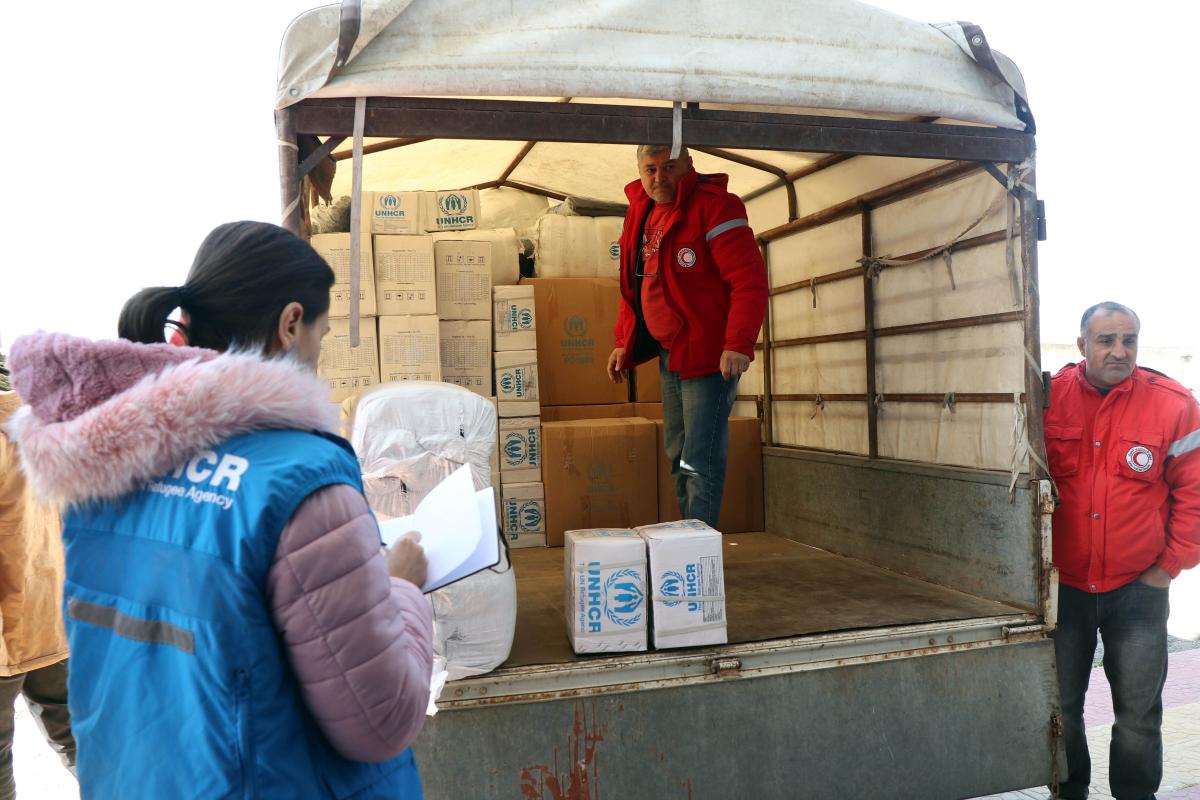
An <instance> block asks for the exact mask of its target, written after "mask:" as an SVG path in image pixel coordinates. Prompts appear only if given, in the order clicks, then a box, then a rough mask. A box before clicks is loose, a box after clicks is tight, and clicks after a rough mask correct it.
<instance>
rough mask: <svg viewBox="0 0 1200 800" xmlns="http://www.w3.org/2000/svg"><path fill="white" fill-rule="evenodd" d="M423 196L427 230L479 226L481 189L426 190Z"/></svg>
mask: <svg viewBox="0 0 1200 800" xmlns="http://www.w3.org/2000/svg"><path fill="white" fill-rule="evenodd" d="M423 194H424V195H425V196H424V197H423V198H421V208H422V214H421V215H422V217H423V218H424V220H425V230H426V231H428V232H430V233H432V232H433V231H462V230H471V229H472V228H478V227H479V191H478V190H476V189H459V190H458V191H453V192H424V193H423Z"/></svg>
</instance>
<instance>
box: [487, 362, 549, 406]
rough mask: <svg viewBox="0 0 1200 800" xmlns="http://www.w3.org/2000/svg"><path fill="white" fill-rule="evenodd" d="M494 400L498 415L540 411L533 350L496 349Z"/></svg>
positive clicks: (536, 368)
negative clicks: (506, 351)
mask: <svg viewBox="0 0 1200 800" xmlns="http://www.w3.org/2000/svg"><path fill="white" fill-rule="evenodd" d="M495 359H496V400H497V402H498V403H499V406H500V416H501V417H528V416H535V415H537V414H538V413H539V412H540V404H539V400H538V363H537V351H536V350H517V351H513V352H508V353H496V354H495Z"/></svg>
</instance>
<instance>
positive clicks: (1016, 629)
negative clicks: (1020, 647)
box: [1004, 625, 1048, 639]
mask: <svg viewBox="0 0 1200 800" xmlns="http://www.w3.org/2000/svg"><path fill="white" fill-rule="evenodd" d="M1047 632H1048V631H1047V628H1046V626H1045V625H1014V626H1013V627H1011V628H1008V627H1006V628H1005V629H1004V638H1005V639H1034V638H1040V637H1042V636H1044V635H1046V633H1047Z"/></svg>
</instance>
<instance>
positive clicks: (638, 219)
mask: <svg viewBox="0 0 1200 800" xmlns="http://www.w3.org/2000/svg"><path fill="white" fill-rule="evenodd" d="M670 151H671V148H670V147H668V146H666V145H642V146H641V147H639V148H638V152H637V160H638V174H639V179H638V180H636V181H633V182H632V183H630V184H629V185H628V186H626V187H625V194H626V195H627V196H628V197H629V211H628V212H627V213H626V214H625V227H624V229H623V231H622V233H621V312H620V316H619V317H618V319H617V325H616V329H615V331H614V333H615V335H616V347H615V349H614V350H613V352H612V355H610V356H609V359H608V376H609V378H610V379H611V380H613V381H614V382H617V383H620V382H621V377H622V374H623V373H624V372H625V371H626V370H629V369H632V368H633V367H635V366H637V365H638V364H641V363H643V362H645V361H649V360H650V359H652V358H657V359H658V363H659V371H660V373H661V375H662V398H663V427H664V433H665V439H666V442H665V444H666V451H667V457H668V458H669V459H670V461H671V474H672V475H673V476H674V478H675V491H676V494H677V495H678V497H679V509H680V511H681V512H682V513H683V518H684V519H699V520H703V521H704V522H707V523H708V524H709V525H711V526H713V527H716V525H717V518H718V517H719V515H720V513H721V494H722V491H723V490H724V486H725V460H726V453H727V450H728V444H729V413H730V411H731V410H732V409H733V402H734V398H735V397H736V395H737V384H738V379H739V377H740V376H741V375H742V373H744V372H745V371H746V370H747V369H749V367H750V361H751V360H752V359H753V358H754V344H755V342H756V341H757V340H758V333H759V330H760V329H761V328H762V323H763V317H764V315H765V314H766V309H767V272H766V267H765V265H764V264H763V259H762V254H761V253H760V252H759V249H758V244H757V243H756V242H755V239H754V233H753V231H751V230H750V226H749V224H748V223H747V221H746V207H745V206H744V205H743V204H742V201H741V200H740V199H738V198H737V196H735V195H732V194H730V193H729V192H728V191H727V190H726V186H727V185H728V183H729V178H728V176H726V175H700V174H698V173H697V172H696V170H695V169H693V167H692V159H691V156H690V155H688V152H687V149H686V148H683V149H682V150H681V151H680V153H679V156H678V157H677V158H671V152H670Z"/></svg>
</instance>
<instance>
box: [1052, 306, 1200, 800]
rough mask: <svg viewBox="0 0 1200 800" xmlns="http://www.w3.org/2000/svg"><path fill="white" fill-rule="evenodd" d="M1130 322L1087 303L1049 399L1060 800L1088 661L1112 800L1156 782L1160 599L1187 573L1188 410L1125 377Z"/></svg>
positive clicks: (1084, 753)
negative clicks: (1097, 666) (1102, 724)
mask: <svg viewBox="0 0 1200 800" xmlns="http://www.w3.org/2000/svg"><path fill="white" fill-rule="evenodd" d="M1140 329H1141V322H1140V321H1139V320H1138V317H1137V314H1135V313H1133V311H1131V310H1130V309H1128V308H1126V307H1125V306H1123V305H1120V304H1119V303H1111V302H1109V303H1099V304H1097V305H1094V306H1092V307H1091V308H1089V309H1088V310H1087V311H1085V312H1084V314H1083V319H1082V320H1081V322H1080V328H1079V350H1080V352H1081V353H1082V354H1083V357H1084V360H1083V361H1081V362H1080V363H1078V364H1072V365H1069V366H1067V367H1064V368H1063V369H1062V370H1061V371H1059V373H1058V374H1057V375H1055V376H1054V380H1053V381H1052V383H1051V385H1050V407H1049V408H1048V409H1047V410H1046V412H1045V427H1046V452H1047V455H1048V456H1049V458H1050V475H1051V477H1053V478H1054V480H1055V482H1056V484H1057V485H1058V492H1059V499H1060V501H1061V502H1060V505H1059V507H1058V510H1057V511H1055V513H1054V562H1055V564H1056V565H1057V566H1058V569H1059V606H1058V608H1059V611H1058V630H1057V631H1055V633H1054V648H1055V653H1056V655H1057V658H1058V681H1059V689H1060V691H1061V694H1062V707H1063V716H1064V722H1065V729H1066V730H1065V733H1066V749H1067V769H1068V778H1067V781H1066V782H1065V783H1063V784H1061V785H1060V792H1061V796H1062V797H1063V798H1086V797H1087V796H1088V784H1089V783H1090V782H1091V759H1090V756H1089V755H1088V747H1087V737H1086V736H1085V733H1084V721H1083V701H1084V693H1085V692H1086V691H1087V686H1088V677H1089V675H1090V673H1091V668H1092V660H1093V657H1094V655H1095V651H1096V634H1097V632H1099V634H1100V636H1101V638H1102V639H1103V641H1104V672H1105V675H1106V676H1107V677H1108V682H1109V685H1110V686H1111V687H1112V698H1113V709H1114V712H1115V717H1116V720H1115V723H1114V725H1113V731H1112V747H1111V750H1110V761H1109V784H1110V786H1111V788H1112V794H1113V797H1115V798H1117V800H1146V798H1153V797H1154V793H1155V792H1156V791H1157V790H1158V785H1159V782H1160V781H1161V780H1162V764H1163V750H1162V690H1163V685H1164V684H1165V682H1166V678H1167V612H1168V606H1167V593H1168V589H1169V587H1170V585H1171V580H1172V579H1173V578H1175V577H1176V576H1178V575H1179V573H1180V571H1181V570H1185V569H1189V568H1191V567H1194V566H1196V564H1197V563H1200V406H1197V404H1196V400H1195V398H1193V397H1192V394H1191V392H1189V391H1188V390H1187V389H1185V388H1184V387H1183V386H1181V385H1180V384H1178V383H1176V382H1175V381H1173V380H1171V379H1170V378H1168V377H1166V376H1165V375H1162V374H1160V373H1157V372H1154V371H1153V370H1150V369H1146V368H1144V367H1138V366H1137V363H1136V362H1137V346H1138V333H1139V331H1140Z"/></svg>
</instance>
